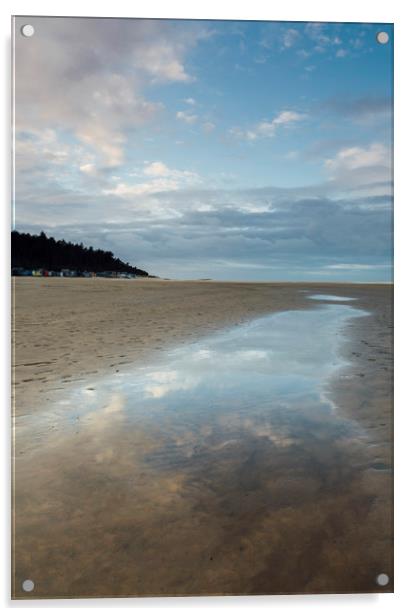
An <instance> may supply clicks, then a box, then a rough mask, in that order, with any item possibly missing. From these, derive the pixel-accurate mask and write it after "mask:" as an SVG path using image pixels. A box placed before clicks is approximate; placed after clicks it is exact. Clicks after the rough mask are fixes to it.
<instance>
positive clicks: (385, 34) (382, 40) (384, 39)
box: [377, 32, 390, 45]
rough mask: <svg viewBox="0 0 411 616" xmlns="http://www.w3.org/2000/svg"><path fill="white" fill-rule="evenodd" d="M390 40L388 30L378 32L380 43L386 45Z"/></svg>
mask: <svg viewBox="0 0 411 616" xmlns="http://www.w3.org/2000/svg"><path fill="white" fill-rule="evenodd" d="M389 40H390V37H389V34H388V32H378V34H377V42H378V43H379V44H380V45H386V44H387V43H388V41H389Z"/></svg>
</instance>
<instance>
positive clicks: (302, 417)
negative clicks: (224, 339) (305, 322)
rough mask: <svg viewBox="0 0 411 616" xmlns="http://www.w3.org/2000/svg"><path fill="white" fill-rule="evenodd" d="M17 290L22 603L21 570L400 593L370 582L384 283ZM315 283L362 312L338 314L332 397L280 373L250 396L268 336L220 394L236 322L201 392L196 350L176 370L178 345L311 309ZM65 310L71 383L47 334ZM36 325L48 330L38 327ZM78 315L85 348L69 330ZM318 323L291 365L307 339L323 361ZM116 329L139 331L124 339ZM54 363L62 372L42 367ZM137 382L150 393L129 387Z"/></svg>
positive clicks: (129, 584)
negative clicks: (277, 380) (276, 386)
mask: <svg viewBox="0 0 411 616" xmlns="http://www.w3.org/2000/svg"><path fill="white" fill-rule="evenodd" d="M17 282H18V289H17V293H18V294H19V293H20V295H17V296H18V298H19V299H18V304H17V316H16V328H17V338H16V340H17V345H16V363H17V364H19V363H20V362H21V363H25V364H26V365H25V366H24V369H23V368H22V369H21V370H19V368H20V366H18V367H17V370H16V378H17V380H18V386H17V388H16V402H17V409H16V410H17V415H18V417H17V432H16V435H17V438H16V450H15V454H16V465H15V470H16V501H15V522H16V526H15V531H16V536H15V563H14V564H15V576H14V581H15V587H14V595H15V596H18V597H21V596H26V597H27V596H28V595H27V594H25V593H24V592H23V591H22V590H21V582H22V580H24V579H27V578H30V579H33V581H34V582H35V588H34V591H33V592H32V593H31V594H30V597H33V596H34V597H36V596H37V597H52V596H57V597H63V596H127V595H165V594H170V595H182V594H248V593H249V594H257V593H264V594H269V593H297V592H299V593H304V592H306V593H308V592H368V591H369V592H380V591H381V590H383V591H391V590H392V582H391V583H390V584H389V585H388V586H386V587H384V588H383V589H381V588H379V587H378V586H377V585H376V583H375V578H376V575H378V574H379V573H381V572H384V573H387V574H388V575H389V576H390V578H391V580H392V575H393V572H392V474H391V470H392V442H391V438H392V431H391V430H392V389H391V388H392V382H391V370H392V356H391V353H392V329H391V328H392V316H391V288H390V287H388V286H354V285H350V286H348V287H347V288H341V287H340V286H335V285H334V286H331V285H330V286H329V287H326V286H321V285H306V284H305V285H304V286H303V285H300V286H298V285H252V284H247V285H232V286H230V285H229V284H225V283H222V284H221V285H219V284H217V283H171V282H170V283H161V282H159V281H147V282H140V281H138V282H137V283H134V285H140V284H141V285H142V286H140V287H137V286H134V287H133V286H132V284H133V282H134V281H124V282H120V281H97V282H98V283H99V284H97V285H95V286H94V287H91V286H90V287H88V288H87V286H86V285H87V284H89V283H90V282H91V283H94V282H95V281H87V280H86V281H64V280H63V281H57V282H56V284H55V285H54V284H53V283H54V281H49V282H47V283H45V282H43V281H41V282H38V281H28V280H27V281H26V280H19V281H17ZM66 282H69V283H70V284H69V285H67V286H64V283H66ZM106 282H107V286H105V284H104V283H106ZM32 283H33V284H32ZM100 283H101V284H100ZM118 283H120V285H119V286H118V287H114V285H117V284H118ZM129 283H131V284H129ZM36 285H37V286H36ZM174 285H175V286H174ZM114 288H115V289H116V293H113V289H114ZM120 289H122V290H121V291H120ZM41 293H44V295H45V297H44V296H43V297H42V298H40V295H41ZM69 293H71V297H72V301H71V302H68V298H69ZM76 293H77V294H78V297H76ZM167 293H169V301H168V302H167V301H166V300H165V296H167ZM315 293H326V294H332V295H337V296H342V295H345V296H349V297H353V298H355V301H353V302H352V306H353V308H355V309H356V310H358V309H360V310H361V309H362V310H366V311H369V314H368V315H364V314H363V316H361V318H353V319H351V320H349V321H347V322H346V323H345V324H344V329H343V331H342V332H340V333H341V336H340V338H339V340H338V357H339V360H338V362H337V363H338V366H337V368H338V370H337V369H336V370H335V371H334V372H333V373H332V374H330V375H329V377H330V378H329V379H328V381H327V383H328V385H327V389H326V391H325V398H324V399H322V398H317V397H316V396H315V395H314V394H313V393H309V392H310V391H311V390H309V389H306V390H303V395H302V396H301V392H300V396H299V400H294V401H293V397H292V387H291V398H289V397H288V398H287V397H286V398H284V397H282V396H283V393H282V392H284V386H283V385H284V384H281V386H282V389H280V390H272V391H270V392H268V394H269V395H266V396H264V392H265V391H267V388H266V387H265V386H264V387H262V388H261V389H262V392H261V393H262V394H263V395H261V396H260V392H259V390H258V389H256V390H255V391H253V386H252V385H247V379H248V380H250V378H251V377H250V375H251V373H253V374H255V375H257V376H256V377H255V379H257V380H258V379H259V378H260V377H261V374H263V375H264V370H265V367H266V366H267V364H266V363H265V359H264V357H263V356H262V355H261V354H260V355H258V353H257V354H256V352H257V351H258V350H259V349H260V351H261V347H262V343H261V342H259V343H258V345H257V346H256V347H255V348H254V346H253V344H251V347H250V348H249V347H246V348H245V352H248V356H246V360H247V361H248V362H251V363H250V364H249V366H250V368H249V370H248V371H246V372H245V373H244V378H243V379H240V381H237V382H240V383H241V381H244V382H243V383H241V386H239V387H238V390H237V391H238V395H237V397H236V395H235V391H236V388H235V387H234V386H233V388H232V389H231V390H229V395H228V396H227V395H222V393H221V392H219V391H218V390H219V385H218V383H219V379H218V375H219V372H220V373H221V382H224V383H225V381H227V380H228V379H225V380H224V368H226V369H227V370H228V369H230V373H233V370H234V368H233V358H232V354H233V350H235V348H236V346H235V339H236V338H235V331H234V330H231V331H232V332H234V333H233V334H232V336H234V338H233V340H234V346H233V348H231V351H230V354H231V355H229V356H227V359H226V360H224V357H223V358H222V359H221V358H220V361H221V366H220V364H217V362H215V365H214V373H215V376H213V381H212V382H213V386H212V387H211V386H210V383H208V384H205V385H204V384H203V386H202V388H200V387H199V384H198V383H193V378H192V375H193V367H192V364H193V361H192V356H190V358H189V359H190V361H189V364H190V370H188V368H187V369H185V368H184V365H183V364H181V361H182V360H181V357H184V348H185V346H184V344H186V345H188V346H187V349H188V348H189V346H190V344H189V342H190V340H191V341H193V340H198V339H200V340H201V335H204V334H205V333H206V332H210V331H212V330H213V329H215V330H218V329H219V328H221V326H223V325H228V324H230V323H240V322H245V321H246V320H247V319H248V318H249V317H250V316H257V315H258V314H261V313H269V312H272V311H275V310H284V309H285V308H293V309H298V310H300V309H306V308H309V309H311V310H312V309H313V304H315V306H314V308H315V309H318V310H321V309H322V304H321V305H320V302H318V301H312V300H310V299H308V297H307V296H308V295H310V294H311V295H312V294H315ZM98 294H100V295H98ZM185 295H186V296H185ZM61 296H63V297H61ZM87 296H88V301H86V297H87ZM187 296H188V297H187ZM23 298H25V300H26V303H25V304H24V306H20V305H19V302H20V301H21V300H22V299H23ZM80 298H81V300H82V301H83V302H84V303H83V312H84V320H83V321H82V319H81V315H82V311H81V301H80ZM97 298H98V299H97ZM63 299H65V303H64V302H63ZM30 301H31V308H32V309H31V311H30V310H29V305H28V303H29V302H30ZM63 303H64V308H62V311H61V313H62V317H64V315H66V316H67V323H66V322H65V320H64V318H63V319H62V321H61V322H60V325H61V331H62V340H61V342H62V345H63V347H64V344H66V353H68V356H69V357H70V358H72V363H71V364H68V361H69V360H66V363H67V366H66V371H67V372H66V375H65V376H64V374H62V370H63V366H64V355H65V354H64V348H63V349H61V350H60V351H59V346H58V343H57V342H56V340H53V334H55V333H56V332H57V331H58V326H59V324H58V319H57V314H58V308H59V306H63ZM93 305H94V310H93ZM319 305H320V306H319ZM330 305H332V302H331V304H330ZM114 306H117V308H116V312H115V314H110V311H111V313H112V312H113V310H114ZM120 306H121V307H122V309H121V310H120ZM167 307H168V310H169V312H170V316H169V317H168V316H167ZM137 310H139V311H140V313H139V314H140V319H139V323H138V324H137V325H136V324H135V323H133V318H132V314H133V312H134V313H135V312H136V311H137ZM93 312H94V319H95V321H94V326H93V327H94V329H92V330H91V331H89V330H88V327H87V325H90V324H91V323H92V318H91V315H92V313H93ZM71 313H72V316H71V317H70V314H71ZM122 314H124V315H125V316H124V318H120V316H119V315H122ZM318 314H319V313H318ZM23 315H24V317H23ZM47 315H48V316H47ZM22 317H23V318H22ZM29 318H30V319H31V320H32V322H35V321H37V322H38V323H40V325H39V326H38V327H39V329H40V331H38V330H36V333H35V334H33V335H32V336H31V337H30V331H31V329H30V327H29V320H28V319H29ZM53 319H57V322H56V321H55V320H53ZM109 319H111V321H110V320H109ZM103 322H104V323H105V324H106V326H105V328H103V333H101V332H100V334H99V338H97V333H96V332H99V331H100V328H99V327H98V324H99V323H103ZM269 322H270V321H269ZM45 323H47V325H48V327H46V326H45ZM74 323H77V328H78V329H79V330H80V333H81V336H80V340H78V339H77V338H76V337H75V336H71V338H70V327H73V326H74ZM109 323H111V326H109V325H108V324H109ZM118 323H119V324H120V325H121V326H120V325H118ZM143 323H144V325H145V326H144V327H143ZM150 323H151V326H150ZM167 323H169V327H168V328H167V327H166V324H167ZM273 323H275V321H274V322H273ZM324 323H325V320H324ZM113 324H115V325H113ZM82 327H83V328H84V329H83V331H81V328H82ZM239 329H240V330H241V328H239ZM317 329H319V325H318V323H316V324H315V326H314V325H312V330H313V332H311V334H313V333H314V337H313V339H312V341H311V343H310V345H307V344H305V346H304V345H303V347H302V350H303V351H304V352H305V353H306V355H307V360H305V359H304V357H300V358H299V361H300V365H304V361H309V356H310V353H309V352H308V353H307V346H310V348H311V344H312V345H313V346H312V353H313V356H312V361H313V363H314V365H315V361H316V360H317V361H319V355H320V352H319V349H320V348H321V345H320V346H319V347H315V344H314V342H315V340H316V336H315V334H316V330H317ZM116 330H117V332H118V338H119V339H120V340H118V341H117V342H115V339H116ZM41 331H42V332H43V334H44V336H45V337H46V338H45V339H43V338H42V337H41V335H40V334H41ZM127 331H128V332H129V334H130V338H132V337H133V336H138V335H139V336H140V338H139V340H140V339H141V340H142V341H144V342H142V343H141V344H140V345H139V346H138V348H137V347H136V342H135V341H134V342H133V341H131V342H130V343H129V344H127ZM138 331H139V334H138V333H137V332H138ZM189 331H190V334H192V336H190V337H189V336H186V335H185V334H186V333H188V332H189ZM242 331H243V332H246V333H247V331H248V330H247V328H246V329H245V330H242ZM24 332H25V334H26V335H23V334H24ZM120 332H121V333H120ZM171 332H174V336H175V337H174V338H173V337H172V336H170V333H171ZM64 336H65V337H66V338H65V339H64ZM81 338H83V344H81V342H82V340H81ZM156 338H157V339H158V340H157V346H158V348H155V349H154V351H156V352H155V353H153V346H154V345H153V342H154V340H155V339H156ZM208 339H209V338H204V340H208ZM217 339H219V338H218V337H217ZM320 339H321V331H318V340H317V344H319V343H320ZM34 340H36V344H40V349H39V348H38V347H37V346H36V345H35V344H34ZM184 340H185V341H186V342H185V343H184V344H182V342H183V341H184ZM47 341H49V342H48V344H49V347H51V348H48V350H47V352H45V351H44V349H45V348H46V347H47ZM99 341H100V342H99ZM120 342H121V344H122V345H123V346H122V347H121V344H120ZM248 342H250V341H248ZM268 342H269V341H267V344H268ZM106 343H107V344H106ZM117 344H118V345H119V347H116V345H117ZM207 344H208V343H207ZM207 344H206V345H205V347H204V346H201V345H200V347H199V348H198V347H196V346H195V345H194V346H193V345H191V346H190V348H191V349H193V348H194V349H195V352H198V351H203V357H202V359H201V355H200V359H201V361H209V360H207V356H206V355H204V353H205V352H207V349H208V350H210V349H211V350H213V349H214V348H215V344H214V347H213V343H211V346H210V344H209V346H207ZM241 344H243V343H241ZM99 345H100V355H101V356H102V357H101V358H99V359H98V360H97V361H96V363H95V365H94V366H92V368H94V370H90V365H89V364H90V360H91V358H92V351H91V349H94V347H95V346H96V347H99ZM176 346H180V349H182V351H180V356H179V355H178V354H177V355H176V354H175V352H174V354H173V351H171V349H173V348H174V347H176ZM239 346H240V343H239V344H238V345H237V349H238V347H239ZM271 346H274V347H278V344H277V345H276V344H272V345H271ZM120 347H121V348H120ZM217 347H218V345H217ZM115 348H116V349H117V348H118V351H116V352H115V351H114V349H115ZM225 348H226V347H225ZM316 348H317V351H316ZM35 349H37V350H35ZM167 349H170V351H167ZM76 350H77V354H78V357H77V360H75V359H74V357H75V355H76ZM96 350H97V348H96V349H94V351H93V352H94V353H96ZM43 351H44V352H43ZM120 351H121V355H123V356H124V358H120V356H118V355H116V353H117V352H118V353H119V352H120ZM164 351H166V352H167V353H168V355H166V356H164V355H162V354H163V353H164ZM250 352H251V355H250ZM47 353H49V355H47ZM106 353H108V356H107V355H106ZM181 353H183V355H181ZM252 353H254V355H252ZM110 356H111V357H110ZM45 357H48V359H47V361H50V362H52V363H51V364H48V365H49V366H50V365H51V366H52V368H53V367H55V368H56V373H54V372H53V374H50V373H46V374H45V375H44V373H43V372H42V370H43V369H44V366H43V367H42V364H41V361H42V360H43V361H44V359H45ZM53 357H54V358H55V360H53ZM161 358H162V359H161ZM167 358H168V359H167ZM179 358H180V359H179ZM35 359H36V360H37V361H33V360H35ZM108 359H111V360H112V365H107V360H108ZM274 359H275V357H274ZM29 360H31V361H29ZM123 360H125V361H129V362H131V363H130V364H121V363H120V361H123ZM136 360H137V361H136ZM242 361H243V363H242V364H241V365H242V366H243V368H242V369H244V357H243V359H242ZM53 362H54V363H53ZM87 362H88V368H89V369H88V371H86V370H84V366H86V365H87ZM179 362H180V363H179ZM30 364H34V365H32V366H31V367H30ZM39 364H40V367H39ZM273 365H275V364H272V363H271V364H270V366H271V367H272V366H273ZM69 366H70V370H71V373H70V378H68V375H67V373H68V367H69ZM147 366H151V368H149V369H148V368H147ZM210 366H211V367H212V365H211V364H210ZM287 370H288V371H290V368H287ZM280 372H281V370H280V368H278V369H277V371H276V375H277V376H278V375H279V373H280ZM300 372H301V370H300ZM303 372H304V374H303V377H304V378H303V381H304V383H306V381H305V380H304V379H306V378H307V374H306V373H305V371H303ZM170 373H171V374H170ZM103 374H106V378H105V379H103V380H102V379H101V377H102V375H103ZM176 374H177V376H176ZM200 374H201V370H200ZM313 374H315V369H314V370H313ZM23 375H24V377H26V378H23ZM30 375H31V380H30V381H29V380H28V378H27V377H28V376H30ZM130 375H131V376H130ZM147 375H151V376H149V377H147ZM190 375H191V381H190ZM266 376H267V375H266ZM266 376H265V377H264V378H266ZM308 376H310V374H309V372H308ZM139 378H140V379H143V381H142V383H143V385H144V387H146V388H147V387H148V389H144V390H142V391H144V392H145V393H146V394H148V395H147V396H144V395H143V396H142V395H137V393H136V392H138V391H140V392H141V386H140V385H141V383H140V381H139ZM19 379H20V380H19ZM41 379H43V380H41ZM80 379H81V380H80ZM130 379H131V380H132V382H133V383H134V393H133V392H132V391H130V389H129V388H127V387H126V386H125V383H127V382H129V381H130ZM144 379H145V380H144ZM255 379H254V381H253V382H254V384H255ZM64 381H71V382H70V383H67V382H64ZM116 383H118V386H116ZM263 383H264V381H263ZM234 384H235V383H234ZM257 385H258V382H257ZM57 387H61V388H62V389H55V388H57ZM176 387H177V388H176ZM173 388H174V389H173ZM207 388H208V389H207ZM131 389H133V388H131ZM288 390H290V387H289V385H288ZM288 390H287V391H288ZM275 391H277V394H276V395H274V393H275ZM76 392H77V393H76ZM273 392H274V393H273ZM56 393H57V395H56ZM286 393H287V392H286ZM287 395H289V394H287ZM47 398H49V400H47ZM30 399H31V400H32V401H35V402H33V404H32V405H31V406H30V404H28V401H29V400H30ZM257 399H258V400H257ZM40 401H41V404H40ZM301 401H303V404H302V403H301ZM290 405H291V406H290Z"/></svg>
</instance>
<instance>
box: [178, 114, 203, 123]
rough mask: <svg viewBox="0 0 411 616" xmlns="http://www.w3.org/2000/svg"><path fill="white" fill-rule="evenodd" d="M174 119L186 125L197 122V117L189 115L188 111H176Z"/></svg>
mask: <svg viewBox="0 0 411 616" xmlns="http://www.w3.org/2000/svg"><path fill="white" fill-rule="evenodd" d="M176 118H177V120H182V121H183V122H185V123H186V124H195V123H196V122H197V120H198V116H197V115H195V114H194V113H189V112H188V111H177V113H176Z"/></svg>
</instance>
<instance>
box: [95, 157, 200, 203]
mask: <svg viewBox="0 0 411 616" xmlns="http://www.w3.org/2000/svg"><path fill="white" fill-rule="evenodd" d="M142 174H143V175H144V176H148V177H150V178H152V179H151V180H150V181H142V182H139V183H129V182H124V181H121V182H118V183H116V184H115V186H111V187H108V188H104V189H103V191H102V192H103V194H104V195H115V196H117V197H121V198H126V199H130V198H131V199H134V198H135V197H141V196H145V195H150V194H156V193H161V192H170V191H171V192H173V191H176V190H181V189H182V188H185V187H188V186H195V185H198V184H200V183H201V178H200V176H199V175H198V174H197V173H194V172H193V171H187V170H179V169H170V168H169V167H167V165H165V164H164V163H163V162H161V161H154V162H152V163H149V164H147V165H146V166H145V167H144V168H143V170H142ZM133 175H138V173H137V174H133Z"/></svg>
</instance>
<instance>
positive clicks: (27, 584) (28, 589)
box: [22, 580, 34, 592]
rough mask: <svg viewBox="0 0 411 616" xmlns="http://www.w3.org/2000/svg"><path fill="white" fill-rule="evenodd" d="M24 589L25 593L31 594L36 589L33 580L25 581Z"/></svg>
mask: <svg viewBox="0 0 411 616" xmlns="http://www.w3.org/2000/svg"><path fill="white" fill-rule="evenodd" d="M22 587H23V590H24V592H31V591H32V590H33V588H34V582H33V580H24V582H23V584H22Z"/></svg>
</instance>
